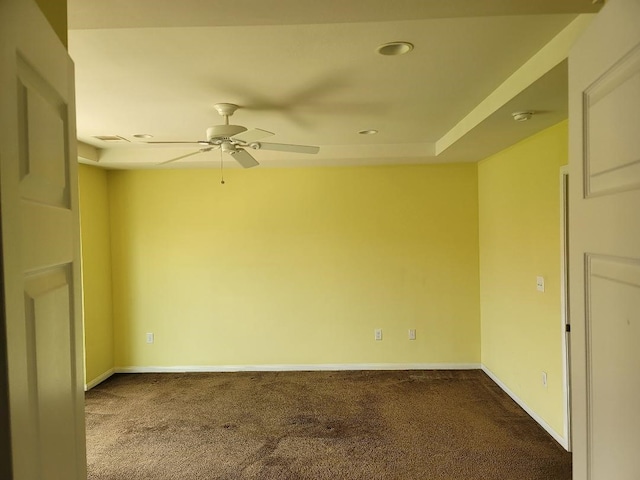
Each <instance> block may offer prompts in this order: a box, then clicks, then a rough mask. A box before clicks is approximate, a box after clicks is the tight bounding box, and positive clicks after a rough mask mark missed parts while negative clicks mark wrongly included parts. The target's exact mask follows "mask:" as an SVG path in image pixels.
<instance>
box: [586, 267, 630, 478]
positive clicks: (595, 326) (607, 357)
mask: <svg viewBox="0 0 640 480" xmlns="http://www.w3.org/2000/svg"><path fill="white" fill-rule="evenodd" d="M587 258H588V260H587V261H588V264H587V271H588V280H587V298H589V308H588V310H587V316H586V324H587V326H586V329H587V362H588V363H589V364H590V365H591V368H590V369H588V378H587V412H588V415H589V421H588V424H587V429H588V430H587V436H588V437H587V444H588V446H589V447H588V448H589V450H590V451H589V458H590V462H591V468H592V472H591V475H592V478H603V479H604V478H612V476H611V472H617V471H621V472H634V471H635V472H638V469H637V466H638V461H637V458H636V456H637V448H638V445H640V409H638V391H637V382H635V381H634V379H635V378H636V377H637V375H638V372H637V367H638V365H640V349H639V348H638V345H640V262H639V261H634V260H628V259H622V258H617V257H603V256H588V257H587ZM615 478H637V476H634V477H621V476H617V475H616V476H615Z"/></svg>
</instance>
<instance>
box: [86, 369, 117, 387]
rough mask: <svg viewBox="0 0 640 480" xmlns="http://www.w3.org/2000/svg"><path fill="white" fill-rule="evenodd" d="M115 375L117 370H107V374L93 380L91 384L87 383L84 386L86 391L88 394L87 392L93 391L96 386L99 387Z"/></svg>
mask: <svg viewBox="0 0 640 480" xmlns="http://www.w3.org/2000/svg"><path fill="white" fill-rule="evenodd" d="M114 373H116V369H115V368H112V369H110V370H107V371H106V372H104V373H103V374H102V375H99V376H97V377H96V378H94V379H93V380H91V381H90V382H89V383H85V384H84V391H85V392H87V391H89V390H91V389H92V388H93V387H95V386H96V385H99V384H100V383H102V382H104V381H105V380H106V379H107V378H109V377H110V376H111V375H113V374H114Z"/></svg>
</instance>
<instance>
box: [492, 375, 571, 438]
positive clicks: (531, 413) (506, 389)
mask: <svg viewBox="0 0 640 480" xmlns="http://www.w3.org/2000/svg"><path fill="white" fill-rule="evenodd" d="M481 368H482V371H483V372H484V373H486V374H487V375H488V376H489V378H491V380H493V381H494V382H495V383H496V384H497V385H498V386H499V387H500V388H501V389H502V390H504V392H505V393H506V394H507V395H509V396H510V397H511V398H512V399H513V401H514V402H516V403H517V404H518V405H520V407H522V409H523V410H524V411H525V412H527V413H528V414H529V416H531V418H533V419H534V420H535V421H536V422H538V424H540V426H541V427H542V428H544V429H545V430H546V431H547V433H549V435H551V436H552V437H553V438H554V440H555V441H556V442H558V443H559V444H560V445H562V446H563V447H564V449H565V450H568V445H567V440H566V438H564V437H563V436H562V435H560V434H559V433H558V432H556V431H555V430H554V429H553V428H552V427H551V425H549V424H548V423H547V422H545V421H544V420H543V419H542V417H540V416H539V415H538V414H537V413H536V412H534V411H533V410H532V409H531V408H529V406H528V405H527V404H526V403H525V402H524V401H523V400H522V399H521V398H520V397H518V396H517V395H516V394H515V393H513V392H512V391H511V390H510V389H509V387H507V386H506V385H505V384H504V383H502V381H501V380H500V379H499V378H498V377H496V375H495V374H494V373H493V372H492V371H491V370H489V369H488V368H487V367H486V366H485V365H482V367H481Z"/></svg>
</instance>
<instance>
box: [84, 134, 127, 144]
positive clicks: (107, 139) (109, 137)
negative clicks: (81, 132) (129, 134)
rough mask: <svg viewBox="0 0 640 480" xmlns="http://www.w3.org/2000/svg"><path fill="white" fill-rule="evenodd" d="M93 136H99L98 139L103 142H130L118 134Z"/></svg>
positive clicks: (96, 136)
mask: <svg viewBox="0 0 640 480" xmlns="http://www.w3.org/2000/svg"><path fill="white" fill-rule="evenodd" d="M93 138H97V139H98V140H102V141H103V142H127V143H130V142H129V140H127V139H126V138H122V137H120V136H118V135H95V136H94V137H93Z"/></svg>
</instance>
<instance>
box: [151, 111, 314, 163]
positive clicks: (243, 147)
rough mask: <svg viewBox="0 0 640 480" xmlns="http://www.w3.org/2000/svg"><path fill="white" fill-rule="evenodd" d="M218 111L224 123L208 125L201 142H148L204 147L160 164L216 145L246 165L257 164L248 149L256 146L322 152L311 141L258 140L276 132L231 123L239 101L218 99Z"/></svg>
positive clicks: (284, 150)
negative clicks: (229, 101)
mask: <svg viewBox="0 0 640 480" xmlns="http://www.w3.org/2000/svg"><path fill="white" fill-rule="evenodd" d="M213 108H215V109H216V111H217V112H218V113H219V114H220V115H221V116H223V117H224V125H214V126H213V127H209V128H207V139H206V140H200V141H198V142H147V143H153V144H158V143H165V144H166V143H173V144H178V143H184V144H194V143H196V144H199V145H203V146H204V148H201V149H200V150H198V151H196V152H192V153H188V154H186V155H182V156H180V157H176V158H172V159H170V160H166V161H164V162H161V163H160V164H159V165H164V164H167V163H171V162H175V161H176V160H182V159H183V158H187V157H191V156H193V155H198V154H200V153H206V152H210V151H211V150H213V149H217V148H219V149H220V150H221V151H222V153H227V154H229V155H231V156H232V157H233V158H234V159H235V160H236V161H237V162H238V163H239V164H240V165H241V166H243V167H244V168H250V167H255V166H256V165H258V162H257V160H256V159H255V158H253V156H252V155H251V154H250V153H249V152H248V151H247V149H252V150H275V151H279V152H294V153H318V152H319V151H320V148H319V147H313V146H309V145H288V144H284V143H265V142H258V140H261V139H263V138H266V137H270V136H271V135H275V134H274V133H271V132H267V131H266V130H261V129H259V128H254V129H253V130H248V129H247V128H245V127H243V126H240V125H229V117H230V116H231V115H233V113H234V112H235V111H236V110H237V109H238V108H239V107H238V105H234V104H232V103H217V104H215V105H214V106H213Z"/></svg>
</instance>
